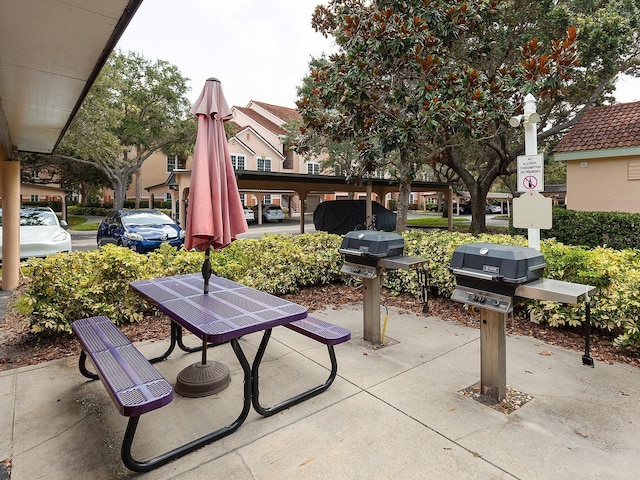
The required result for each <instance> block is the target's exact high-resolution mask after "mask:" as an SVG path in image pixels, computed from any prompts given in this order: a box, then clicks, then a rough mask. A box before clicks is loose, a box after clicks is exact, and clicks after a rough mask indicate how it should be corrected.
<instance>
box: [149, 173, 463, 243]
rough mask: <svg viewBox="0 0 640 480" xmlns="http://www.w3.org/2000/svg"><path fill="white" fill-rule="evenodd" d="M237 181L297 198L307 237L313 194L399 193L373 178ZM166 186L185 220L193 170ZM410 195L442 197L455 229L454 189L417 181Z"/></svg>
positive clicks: (244, 177)
mask: <svg viewBox="0 0 640 480" xmlns="http://www.w3.org/2000/svg"><path fill="white" fill-rule="evenodd" d="M236 178H237V180H238V188H239V189H240V192H241V193H247V194H258V195H260V194H264V193H275V194H281V195H297V196H298V198H299V201H300V207H299V212H300V233H304V213H305V211H304V204H305V200H306V199H307V197H308V196H309V195H311V194H325V193H336V192H361V193H363V192H365V193H367V198H371V194H372V193H375V194H376V195H378V198H384V197H385V195H387V194H388V193H395V192H397V191H398V190H399V185H398V182H397V181H395V180H391V179H383V178H373V179H370V180H369V181H368V182H367V183H347V179H346V178H345V177H344V176H330V175H307V174H302V173H282V172H256V171H250V170H239V171H237V172H236ZM167 182H168V184H170V186H171V188H172V189H174V190H177V192H178V195H177V196H178V205H177V212H178V215H179V218H181V219H182V218H185V214H186V201H187V198H188V197H189V185H190V183H191V170H174V171H173V172H172V174H171V175H170V176H169V179H168V180H167ZM163 186H165V185H163ZM156 187H158V186H156ZM153 188H154V187H150V188H147V190H149V191H150V192H151V191H152V190H153ZM411 191H412V192H416V193H419V192H437V193H442V194H443V195H444V199H445V205H446V206H447V210H448V212H449V215H448V228H449V230H452V229H453V202H452V199H453V186H452V185H451V184H449V183H440V182H419V181H415V182H412V183H411ZM368 215H370V212H368Z"/></svg>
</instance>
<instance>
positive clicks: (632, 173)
mask: <svg viewBox="0 0 640 480" xmlns="http://www.w3.org/2000/svg"><path fill="white" fill-rule="evenodd" d="M627 179H628V180H640V160H630V161H629V171H628V174H627Z"/></svg>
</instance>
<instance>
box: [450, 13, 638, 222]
mask: <svg viewBox="0 0 640 480" xmlns="http://www.w3.org/2000/svg"><path fill="white" fill-rule="evenodd" d="M505 7H506V8H505ZM639 19H640V4H638V2H637V1H635V0H622V1H620V0H604V1H599V2H593V1H591V0H587V1H575V0H572V1H565V0H554V1H539V0H536V1H509V2H504V3H503V8H501V9H499V11H498V13H497V15H496V22H495V23H487V24H485V25H484V27H483V28H482V29H480V30H477V31H476V32H473V34H472V35H471V36H470V37H468V39H467V41H466V42H458V43H457V45H456V47H455V48H454V49H452V51H451V52H452V53H453V55H454V57H455V58H457V59H459V60H460V61H464V62H468V63H470V64H471V65H472V66H473V67H474V68H476V69H477V70H479V71H480V72H482V74H483V75H484V76H486V77H489V78H491V77H492V76H493V75H494V72H495V71H496V70H499V69H502V68H504V67H505V66H510V65H516V64H521V65H522V66H523V67H524V68H525V69H526V71H527V72H529V75H530V77H525V78H523V79H522V80H521V82H523V83H522V86H521V88H520V92H521V93H526V92H531V93H533V94H534V96H536V97H537V100H538V113H540V114H541V117H542V119H541V121H540V122H539V124H538V143H539V145H540V149H541V152H542V153H544V152H547V153H548V152H550V151H551V149H552V148H553V146H554V144H555V143H556V142H557V141H558V140H559V138H560V136H561V135H562V134H563V133H565V132H566V131H567V130H568V129H569V128H570V127H571V126H572V125H573V124H575V122H576V121H577V120H578V119H579V118H580V117H581V115H582V114H583V113H584V111H586V109H588V108H591V107H592V106H594V105H598V104H602V103H606V102H610V101H612V100H613V98H612V96H611V92H612V91H613V89H614V84H615V80H616V78H617V77H618V75H619V74H620V73H621V72H623V73H627V74H630V75H638V65H639V59H640V55H639V54H640V48H639V47H640V45H639V43H638V21H639ZM573 26H575V30H574V28H573ZM567 30H569V32H575V39H576V41H575V48H576V49H577V53H578V58H579V60H580V63H579V65H578V67H577V68H571V69H570V73H571V77H570V78H567V76H566V75H564V74H563V75H557V72H556V71H555V69H556V68H557V66H558V65H559V66H560V67H561V68H564V66H563V64H562V63H558V61H557V58H559V57H558V54H563V52H562V50H563V49H564V48H565V46H566V43H565V41H562V43H559V42H558V40H555V39H558V38H560V37H561V36H562V35H563V33H564V32H566V31H567ZM532 50H533V51H534V52H540V53H541V54H540V55H537V58H530V59H528V60H524V59H523V55H524V56H528V55H529V53H530V52H531V51H532ZM565 65H566V64H565ZM563 73H564V72H563ZM515 98H516V99H517V103H514V105H515V106H516V113H522V104H521V103H520V99H519V97H515ZM522 153H524V132H523V130H522V129H521V128H519V129H512V128H509V127H508V126H505V125H501V126H500V128H495V129H494V130H487V131H485V132H484V134H483V135H481V141H479V142H474V143H471V142H466V143H464V144H463V145H453V146H449V147H448V148H446V149H445V151H444V153H443V155H442V157H440V158H439V159H438V160H439V161H440V162H442V163H444V164H446V165H447V166H448V167H449V168H451V169H452V170H453V171H455V172H456V174H457V175H458V177H459V178H460V179H462V181H463V183H464V186H465V188H466V189H467V190H468V191H469V192H470V194H471V207H472V211H473V218H472V230H473V231H482V230H484V228H485V224H484V220H485V215H484V205H485V202H486V195H487V192H489V189H490V188H491V186H492V185H493V184H494V182H495V180H496V179H497V178H498V177H502V178H503V179H505V181H506V184H507V185H510V186H511V190H512V192H514V193H515V190H516V186H515V178H514V177H515V169H516V165H515V159H516V157H517V156H518V155H519V154H522ZM558 167H560V166H559V165H553V164H551V165H547V166H546V167H545V177H546V180H545V183H549V184H550V183H554V182H556V183H557V182H562V181H563V180H562V177H563V171H559V170H561V169H560V168H558Z"/></svg>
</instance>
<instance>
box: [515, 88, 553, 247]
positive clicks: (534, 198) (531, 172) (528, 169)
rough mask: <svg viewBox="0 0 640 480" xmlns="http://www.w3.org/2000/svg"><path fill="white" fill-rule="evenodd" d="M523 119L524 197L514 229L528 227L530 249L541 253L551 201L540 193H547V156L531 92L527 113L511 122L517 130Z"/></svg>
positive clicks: (521, 161) (520, 176) (521, 173)
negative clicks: (541, 151)
mask: <svg viewBox="0 0 640 480" xmlns="http://www.w3.org/2000/svg"><path fill="white" fill-rule="evenodd" d="M521 120H524V155H520V156H518V192H524V195H522V196H520V198H518V199H515V198H514V199H513V226H514V227H517V228H528V230H527V232H528V238H529V247H531V248H535V249H536V250H540V228H551V199H550V198H545V197H544V196H543V195H542V194H541V193H540V192H542V191H544V157H543V156H542V155H539V154H538V136H537V133H536V132H537V124H538V122H539V121H540V116H539V115H538V114H537V113H536V99H535V97H534V96H533V95H531V94H530V93H529V94H527V96H526V97H524V114H523V115H521V116H518V117H513V118H512V119H511V120H510V121H509V123H510V125H511V126H513V127H517V126H519V125H520V121H521ZM517 200H520V201H519V202H518V201H517ZM518 206H519V208H518ZM538 209H539V210H538ZM527 217H528V220H527ZM516 219H517V220H516ZM534 219H537V220H534Z"/></svg>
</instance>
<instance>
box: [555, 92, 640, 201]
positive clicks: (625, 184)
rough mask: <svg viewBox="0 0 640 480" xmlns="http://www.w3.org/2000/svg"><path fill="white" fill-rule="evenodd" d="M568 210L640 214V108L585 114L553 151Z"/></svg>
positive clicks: (599, 109)
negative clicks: (561, 169)
mask: <svg viewBox="0 0 640 480" xmlns="http://www.w3.org/2000/svg"><path fill="white" fill-rule="evenodd" d="M552 153H553V156H554V159H555V160H557V161H563V162H566V163H567V186H566V192H567V193H566V205H567V208H569V209H571V210H584V211H614V212H635V213H640V102H632V103H621V104H617V105H608V106H604V107H594V108H591V109H589V110H588V111H587V112H585V114H584V115H583V116H582V118H581V119H580V120H579V121H578V122H577V123H576V124H575V125H574V126H573V128H571V130H570V131H569V133H567V134H566V135H565V136H564V138H563V139H562V140H561V141H560V143H558V145H557V146H556V147H555V148H554V149H553V152H552Z"/></svg>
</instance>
